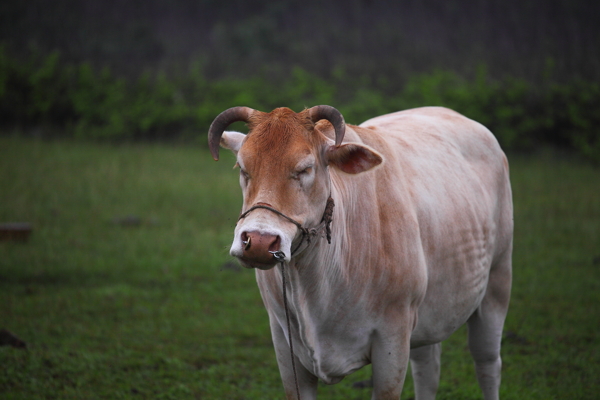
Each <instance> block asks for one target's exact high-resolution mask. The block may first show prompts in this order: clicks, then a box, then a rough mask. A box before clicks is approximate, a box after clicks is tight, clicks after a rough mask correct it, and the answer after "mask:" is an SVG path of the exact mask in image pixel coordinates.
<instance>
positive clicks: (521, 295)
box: [0, 137, 600, 399]
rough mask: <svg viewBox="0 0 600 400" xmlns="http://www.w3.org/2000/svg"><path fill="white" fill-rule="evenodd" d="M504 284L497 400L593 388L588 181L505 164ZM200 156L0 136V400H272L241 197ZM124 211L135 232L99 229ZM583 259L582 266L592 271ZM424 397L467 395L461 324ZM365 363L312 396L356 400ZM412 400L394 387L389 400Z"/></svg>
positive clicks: (599, 255)
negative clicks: (7, 338)
mask: <svg viewBox="0 0 600 400" xmlns="http://www.w3.org/2000/svg"><path fill="white" fill-rule="evenodd" d="M510 161H511V175H512V182H513V191H514V201H515V225H516V232H515V253H514V285H513V295H512V302H511V309H510V311H509V315H508V319H507V322H506V328H505V329H506V331H507V332H510V334H509V335H507V337H506V338H505V340H504V345H503V350H502V354H503V361H504V368H503V383H502V388H501V394H502V397H503V398H504V399H524V398H527V399H553V398H556V399H563V398H569V399H592V398H595V397H596V396H597V393H596V392H597V391H598V390H600V384H599V383H598V379H597V376H599V375H600V340H599V339H598V335H597V328H598V321H600V307H599V306H600V170H599V169H598V168H593V167H591V166H589V165H587V164H585V163H583V162H581V161H579V160H576V159H570V158H569V157H567V156H562V155H560V154H555V153H544V152H541V153H540V154H536V155H534V156H525V155H518V156H513V157H510ZM233 163H234V161H233V159H232V158H231V157H230V156H229V155H227V154H226V153H224V154H223V159H222V160H221V161H220V162H219V163H215V162H214V161H212V159H211V157H210V155H209V153H208V150H206V149H204V148H196V147H192V148H185V147H181V146H160V145H154V144H136V145H121V146H116V145H106V144H104V145H92V144H82V143H76V142H64V141H52V142H44V141H39V140H31V139H23V138H14V137H0V222H9V221H27V222H31V223H32V224H33V226H34V232H33V234H32V237H31V240H30V241H29V242H28V243H13V242H0V329H1V328H6V329H9V330H10V331H12V332H13V333H15V334H16V335H17V336H18V337H19V338H21V339H23V340H24V341H25V342H27V349H26V350H23V349H17V348H12V347H8V346H5V347H0V365H2V367H0V398H2V399H171V398H172V399H194V398H195V399H281V398H283V390H282V387H281V383H280V379H279V373H278V370H277V365H276V361H275V357H274V353H273V349H272V345H271V339H270V333H269V328H268V318H267V314H266V312H265V310H264V308H263V305H262V302H261V300H260V296H259V293H258V289H257V287H256V283H255V280H254V274H253V272H251V271H247V270H236V269H235V268H227V267H225V266H224V264H225V263H226V262H228V261H230V258H229V256H228V246H229V242H230V240H231V236H232V232H233V227H234V225H235V222H236V216H237V213H238V211H239V207H240V204H241V195H240V191H239V188H238V184H237V177H236V175H237V174H236V173H235V172H233V171H232V170H231V167H232V166H233ZM127 215H135V216H138V217H139V218H140V220H141V224H140V225H139V226H133V227H128V226H123V225H121V224H117V223H115V221H114V220H115V219H119V218H122V217H124V216H127ZM594 260H595V261H594ZM442 363H443V366H442V381H441V384H440V390H439V394H438V398H439V399H478V398H481V395H480V392H479V388H478V387H477V383H476V380H475V375H474V372H473V368H472V364H471V360H470V357H469V354H468V350H467V347H466V330H465V329H464V328H463V329H461V330H460V331H459V332H457V333H456V334H455V335H453V336H452V337H451V338H450V339H449V340H448V341H447V342H445V343H444V353H443V360H442ZM369 376H370V368H364V369H363V370H361V371H359V372H358V373H356V374H355V375H353V376H351V377H348V378H346V379H345V380H344V381H342V382H341V383H340V384H338V385H335V386H324V385H323V386H321V387H320V389H319V393H320V398H322V399H368V398H370V391H369V390H368V389H353V388H352V383H353V382H355V381H357V380H363V379H367V378H368V377H369ZM413 396H414V394H413V389H412V383H411V380H410V378H408V379H407V383H406V386H405V390H404V393H403V396H402V398H403V399H410V398H412V397H413Z"/></svg>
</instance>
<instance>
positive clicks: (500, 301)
mask: <svg viewBox="0 0 600 400" xmlns="http://www.w3.org/2000/svg"><path fill="white" fill-rule="evenodd" d="M235 121H244V122H246V123H247V125H248V134H246V135H244V134H242V133H239V132H232V131H226V130H225V129H226V128H227V127H228V126H229V125H230V124H231V123H232V122H235ZM208 136H209V148H210V151H211V153H212V156H213V158H214V159H215V160H218V158H219V146H221V147H224V148H226V149H229V150H231V151H232V152H233V153H234V154H235V155H236V158H237V163H236V166H239V169H240V176H239V181H240V186H241V189H242V193H243V206H242V213H241V215H240V218H239V220H238V222H237V225H236V227H235V231H234V239H233V244H232V246H231V250H230V254H231V255H232V256H234V257H236V258H237V259H238V260H239V261H240V263H241V264H242V265H243V266H244V267H247V268H254V269H255V270H256V280H257V283H258V287H259V289H260V293H261V296H262V300H263V302H264V305H265V307H266V310H267V312H268V315H269V322H270V329H271V335H272V340H273V345H274V348H275V354H276V358H277V363H278V366H279V372H280V374H281V378H282V381H283V386H284V390H285V393H286V396H287V399H296V398H297V397H300V398H301V399H303V400H308V399H315V398H316V395H317V383H318V380H319V379H320V380H322V381H323V382H324V383H326V384H335V383H337V382H339V381H341V380H342V379H343V378H344V377H345V376H347V375H349V374H351V373H352V372H354V371H356V370H358V369H360V368H361V367H363V366H365V365H367V364H372V383H373V389H372V398H373V399H398V398H399V397H400V393H401V391H402V387H403V384H404V379H405V375H406V370H407V367H408V362H409V360H410V363H411V368H412V377H413V380H414V387H415V395H416V398H417V399H419V400H423V399H433V398H435V395H436V391H437V388H438V384H439V375H440V354H441V342H442V341H443V340H444V339H446V338H448V336H450V335H451V334H452V333H453V332H455V331H456V330H457V329H458V328H459V327H460V326H462V325H463V324H465V323H466V324H467V325H468V345H469V350H470V353H471V355H472V358H473V360H474V364H475V371H476V376H477V379H478V382H479V385H480V388H481V390H482V392H483V396H484V398H485V399H486V400H491V399H497V398H498V390H499V385H500V372H501V358H500V344H501V338H502V329H503V325H504V320H505V317H506V313H507V309H508V304H509V298H510V289H511V275H512V262H511V257H512V238H513V209H512V194H511V187H510V182H509V170H508V162H507V159H506V156H505V155H504V153H503V152H502V150H501V148H500V146H499V144H498V142H497V140H496V139H495V137H494V136H493V135H492V133H491V132H490V131H489V130H488V129H486V128H485V127H484V126H482V125H481V124H479V123H477V122H475V121H473V120H470V119H468V118H466V117H464V116H463V115H461V114H459V113H457V112H455V111H452V110H449V109H447V108H442V107H424V108H417V109H411V110H405V111H400V112H395V113H392V114H387V115H383V116H379V117H376V118H373V119H370V120H368V121H366V122H364V123H362V124H361V125H358V126H355V125H349V124H348V125H347V124H346V123H345V121H344V117H343V116H342V114H341V113H340V112H339V111H338V110H337V109H335V108H333V107H331V106H326V105H320V106H315V107H312V108H308V109H305V110H303V111H301V112H299V113H296V112H294V111H292V110H290V109H289V108H277V109H275V110H273V111H272V112H269V113H266V112H261V111H258V110H254V109H251V108H248V107H233V108H230V109H228V110H225V111H223V112H222V113H221V114H219V115H218V116H217V117H216V119H215V120H214V121H213V123H212V125H211V127H210V129H209V134H208ZM284 266H285V269H284V268H283V267H284ZM282 273H283V274H284V275H282ZM284 278H285V280H284ZM284 282H285V289H287V300H285V299H284V296H283V294H284V293H282V289H283V286H282V285H283V284H284ZM284 300H285V301H286V303H287V304H286V305H285V307H284ZM286 313H288V314H287V316H286ZM287 318H289V325H288V323H286V319H287ZM288 326H289V329H288ZM290 346H293V352H291V351H290V350H291V349H290Z"/></svg>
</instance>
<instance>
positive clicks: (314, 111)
mask: <svg viewBox="0 0 600 400" xmlns="http://www.w3.org/2000/svg"><path fill="white" fill-rule="evenodd" d="M308 115H310V119H311V120H312V122H314V123H317V122H318V121H320V120H322V119H326V120H327V121H329V122H331V124H332V125H333V128H334V129H335V145H336V146H339V145H340V144H342V140H344V134H345V133H346V122H345V121H344V117H343V116H342V113H341V112H339V111H338V110H337V109H335V108H333V107H331V106H325V105H321V106H314V107H312V108H310V109H309V110H308Z"/></svg>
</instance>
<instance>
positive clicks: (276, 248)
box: [269, 236, 281, 252]
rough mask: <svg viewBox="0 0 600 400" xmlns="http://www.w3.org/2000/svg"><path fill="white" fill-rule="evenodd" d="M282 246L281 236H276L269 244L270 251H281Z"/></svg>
mask: <svg viewBox="0 0 600 400" xmlns="http://www.w3.org/2000/svg"><path fill="white" fill-rule="evenodd" d="M280 247H281V238H280V237H279V236H275V240H274V241H273V242H272V243H271V244H270V245H269V252H276V251H279V248H280Z"/></svg>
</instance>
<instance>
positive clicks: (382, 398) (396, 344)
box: [371, 324, 412, 400]
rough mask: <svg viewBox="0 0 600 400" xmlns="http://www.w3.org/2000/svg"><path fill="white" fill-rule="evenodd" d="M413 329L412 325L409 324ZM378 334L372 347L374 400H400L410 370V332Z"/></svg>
mask: <svg viewBox="0 0 600 400" xmlns="http://www.w3.org/2000/svg"><path fill="white" fill-rule="evenodd" d="M409 326H411V327H412V324H409ZM405 330H406V332H398V331H396V332H390V333H389V334H386V333H378V334H377V335H376V336H375V338H374V339H373V345H372V347H371V363H372V364H373V395H372V397H371V398H372V399H373V400H390V399H393V400H398V399H399V398H400V393H402V387H403V386H404V378H405V377H406V370H407V368H408V359H409V355H410V330H408V329H405Z"/></svg>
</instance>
